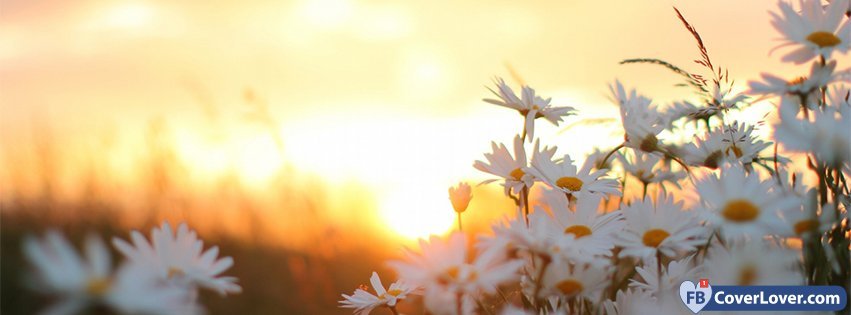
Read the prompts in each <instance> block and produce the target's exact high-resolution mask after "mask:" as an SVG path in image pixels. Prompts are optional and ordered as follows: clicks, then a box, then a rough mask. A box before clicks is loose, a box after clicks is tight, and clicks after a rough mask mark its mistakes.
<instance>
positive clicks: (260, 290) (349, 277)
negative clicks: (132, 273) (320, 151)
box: [0, 203, 389, 315]
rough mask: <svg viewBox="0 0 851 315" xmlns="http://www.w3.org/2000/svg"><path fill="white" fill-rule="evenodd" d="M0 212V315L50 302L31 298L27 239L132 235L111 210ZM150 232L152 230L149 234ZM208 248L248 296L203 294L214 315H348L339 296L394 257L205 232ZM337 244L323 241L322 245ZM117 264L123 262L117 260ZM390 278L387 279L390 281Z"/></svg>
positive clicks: (7, 207) (77, 240) (28, 207)
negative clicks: (224, 259)
mask: <svg viewBox="0 0 851 315" xmlns="http://www.w3.org/2000/svg"><path fill="white" fill-rule="evenodd" d="M3 208H4V209H3V211H2V212H0V220H2V221H0V222H1V223H0V229H2V248H0V256H2V260H0V280H1V281H2V282H0V290H2V292H0V299H2V300H0V303H2V304H0V313H3V314H9V315H11V314H35V313H37V311H38V310H39V309H41V308H43V307H44V306H45V305H47V303H49V300H48V299H45V298H43V297H40V296H38V295H35V294H33V293H32V291H31V290H29V289H28V288H27V287H26V286H28V285H34V283H33V281H32V280H33V279H32V278H31V276H32V274H31V273H30V271H31V269H30V268H29V266H28V264H27V263H26V261H25V260H24V258H23V256H22V255H21V248H20V245H21V241H22V240H23V238H24V237H25V236H26V235H38V234H41V233H43V232H44V231H45V230H47V229H48V228H52V229H56V230H59V231H62V232H63V233H64V234H66V235H67V236H69V238H70V239H72V241H73V242H74V244H75V245H76V246H79V245H80V244H81V240H82V238H83V237H84V236H85V235H86V234H87V233H97V234H99V235H100V236H101V237H104V238H106V237H107V236H110V237H111V236H118V237H124V238H126V237H127V235H128V231H127V230H126V229H124V228H121V227H120V226H121V223H120V220H118V218H117V217H116V216H114V215H110V214H109V213H111V212H110V211H109V210H107V209H79V208H78V209H62V210H63V211H68V212H71V211H73V212H75V213H77V214H80V216H79V217H77V218H76V219H73V220H67V219H56V218H55V216H51V212H52V211H56V210H57V208H48V207H47V206H46V205H44V204H38V203H32V204H8V203H5V204H4V205H3ZM149 229H150V226H146V227H145V228H144V229H143V231H147V230H149ZM200 236H201V237H202V238H203V239H204V240H205V244H207V245H206V246H211V245H212V244H215V245H218V246H219V247H220V249H221V253H222V255H228V256H232V257H233V258H234V260H235V261H236V264H235V265H234V267H233V268H231V269H230V270H228V271H227V272H226V274H227V275H230V276H235V277H238V278H239V283H240V285H242V287H243V292H242V293H241V294H238V295H233V296H228V297H224V298H222V297H219V296H218V295H217V294H215V293H204V294H203V296H202V299H203V303H204V304H205V305H206V306H207V308H208V310H209V312H210V314H345V313H348V311H346V310H340V309H338V308H337V307H336V305H337V300H339V294H340V293H342V292H346V293H350V291H352V290H353V289H354V288H355V287H357V285H358V284H361V283H367V279H368V277H369V274H370V273H371V272H372V271H373V270H374V269H375V268H379V270H378V271H379V272H382V271H384V272H385V274H386V270H385V269H383V268H382V267H383V263H382V262H383V259H384V258H386V257H387V255H388V253H386V252H382V251H381V250H380V249H376V248H365V247H350V248H345V249H343V250H336V251H334V252H332V253H328V252H325V253H321V254H320V253H313V252H306V251H297V250H292V249H287V248H284V247H281V246H275V245H272V244H270V243H267V242H262V243H254V242H251V241H249V240H246V239H244V238H237V237H233V236H232V235H229V234H219V235H215V234H212V233H201V235H200ZM327 241H333V240H325V239H322V238H317V239H316V240H315V242H316V244H320V243H322V242H327ZM113 254H114V255H113V257H114V258H115V259H120V257H119V255H118V254H117V253H115V252H114V253H113ZM388 275H389V274H388Z"/></svg>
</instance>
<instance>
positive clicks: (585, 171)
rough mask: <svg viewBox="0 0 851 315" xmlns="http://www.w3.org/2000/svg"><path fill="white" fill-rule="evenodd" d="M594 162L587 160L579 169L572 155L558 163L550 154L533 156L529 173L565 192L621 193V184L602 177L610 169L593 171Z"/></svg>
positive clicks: (571, 193)
mask: <svg viewBox="0 0 851 315" xmlns="http://www.w3.org/2000/svg"><path fill="white" fill-rule="evenodd" d="M593 164H594V163H593V162H589V161H586V163H585V164H584V165H583V166H582V169H577V168H576V165H575V164H574V161H573V160H572V159H570V155H565V156H564V158H563V159H562V160H561V161H559V162H558V163H557V162H555V161H553V160H552V156H551V155H549V154H537V153H536V154H535V155H534V156H532V167H531V168H529V173H530V174H532V175H533V176H535V178H537V179H540V180H542V181H544V182H545V183H547V185H549V186H550V187H553V188H555V189H558V190H560V191H562V192H563V193H565V194H569V195H576V194H580V193H592V194H611V195H620V194H621V192H620V184H619V183H618V182H617V181H616V180H613V179H608V178H600V177H602V176H603V175H605V174H606V172H607V171H608V170H605V169H602V170H596V171H592V170H591V169H592V167H593V166H594V165H593Z"/></svg>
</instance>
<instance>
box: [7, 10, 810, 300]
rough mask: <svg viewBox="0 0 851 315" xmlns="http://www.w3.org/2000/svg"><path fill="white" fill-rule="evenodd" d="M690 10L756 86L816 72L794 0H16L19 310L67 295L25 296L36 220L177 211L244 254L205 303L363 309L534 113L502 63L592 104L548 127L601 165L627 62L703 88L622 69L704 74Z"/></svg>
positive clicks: (125, 229) (12, 290)
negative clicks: (510, 89)
mask: <svg viewBox="0 0 851 315" xmlns="http://www.w3.org/2000/svg"><path fill="white" fill-rule="evenodd" d="M672 6H676V7H678V8H679V9H680V10H681V11H682V12H683V14H684V15H685V16H686V18H688V19H689V20H690V22H691V23H692V24H693V25H695V26H696V27H697V29H698V31H700V33H701V35H702V36H703V39H704V41H705V42H706V43H707V46H708V48H709V52H710V54H711V56H712V58H713V61H714V62H715V63H717V64H721V65H723V66H724V67H726V68H729V69H730V75H731V77H732V78H735V79H737V86H739V87H740V88H742V89H743V87H744V86H745V84H746V82H747V80H750V79H756V78H758V75H759V71H766V70H770V71H771V72H773V73H780V74H788V76H790V77H791V76H793V75H796V74H798V72H803V71H805V70H804V69H803V68H797V69H796V68H793V67H792V66H790V65H782V64H780V63H779V61H778V60H777V59H778V58H777V56H773V57H771V58H769V55H768V51H769V50H770V49H771V48H772V47H773V46H774V45H775V41H774V39H775V38H776V37H778V36H777V35H776V34H777V33H776V32H775V31H774V30H773V29H771V26H770V24H769V14H768V11H769V10H772V9H773V7H774V6H775V3H774V2H772V1H747V2H741V1H736V0H723V1H609V2H606V3H602V2H599V1H590V0H581V1H580V0H561V1H502V0H489V1H413V0H412V1H365V0H310V1H308V0H302V1H242V2H232V1H177V2H175V1H145V0H115V1H91V0H83V1H32V0H3V1H2V2H0V207H2V209H1V210H0V231H2V233H0V236H1V237H2V261H0V266H2V268H1V269H0V271H1V273H0V290H2V294H0V297H2V300H0V303H2V304H0V307H1V308H0V312H2V313H3V314H31V313H33V312H34V311H35V310H37V309H39V308H40V307H41V305H43V304H44V301H43V300H41V299H39V298H38V297H36V296H33V295H30V294H29V293H28V291H26V290H24V288H25V286H26V284H27V280H28V279H27V277H28V276H27V271H28V270H29V269H28V268H27V267H26V264H25V263H24V262H23V261H22V258H21V256H20V248H19V244H20V241H21V238H22V237H24V236H25V235H32V234H38V233H42V232H43V231H44V230H46V229H47V228H51V227H52V228H55V229H59V230H62V231H63V232H65V233H66V234H68V235H70V236H71V237H72V239H75V240H79V239H80V238H81V237H82V236H83V235H84V234H85V233H89V232H95V233H98V234H100V235H101V236H102V237H104V238H111V237H113V236H118V237H127V235H128V234H129V230H130V229H142V230H143V231H145V233H147V231H149V229H150V228H151V227H152V226H154V225H157V224H159V223H160V222H161V221H162V220H170V221H172V222H180V221H186V222H188V223H190V225H191V226H192V227H193V228H195V229H197V230H198V231H199V233H200V234H201V236H202V238H204V239H205V240H206V243H207V244H218V245H220V246H221V248H222V253H223V255H229V256H233V257H234V259H235V260H236V265H235V267H233V268H232V269H231V270H230V271H228V272H227V273H228V274H229V275H232V276H236V277H238V278H239V279H240V284H241V285H242V286H243V288H244V292H243V293H242V294H240V295H236V296H231V297H228V298H225V299H221V298H219V297H217V296H209V297H208V296H205V297H204V298H205V299H206V301H207V302H206V305H208V307H209V310H210V312H211V313H212V314H234V313H244V314H347V313H350V311H349V310H341V309H338V308H337V303H336V301H337V300H339V298H340V296H339V294H340V293H347V294H348V293H351V292H352V291H353V290H354V289H355V288H356V287H357V286H358V285H359V284H364V283H367V281H368V277H369V275H370V273H371V272H372V271H373V270H378V271H379V272H382V273H387V272H389V271H387V269H386V266H385V264H384V261H385V260H386V259H389V258H394V257H398V256H399V254H400V251H399V250H400V248H402V246H410V245H413V244H415V240H416V239H417V238H418V237H424V236H427V235H429V234H444V233H447V232H448V231H450V229H451V228H452V227H453V226H454V218H455V217H454V213H453V212H452V208H451V206H450V204H449V201H448V199H447V195H446V189H447V188H448V187H449V186H450V185H453V184H455V183H457V182H458V181H468V182H471V183H477V182H479V181H481V180H483V179H487V178H488V177H487V176H485V175H483V174H481V173H478V172H477V171H476V170H475V169H473V168H472V163H473V161H474V160H476V159H481V158H482V154H483V153H484V152H487V151H488V150H490V141H497V142H507V143H510V141H511V139H512V138H513V136H514V134H516V133H517V132H518V131H519V130H520V128H521V127H522V119H521V117H520V116H519V115H517V114H516V113H513V112H511V111H509V110H506V109H504V108H499V107H496V106H493V105H488V104H485V103H483V102H482V101H481V99H482V98H483V97H490V96H491V95H490V92H488V91H487V89H486V88H485V86H490V85H491V80H492V78H493V77H494V76H502V77H505V78H506V79H507V81H509V82H512V84H513V85H515V86H517V85H519V83H521V82H523V83H526V84H529V85H531V86H533V87H534V88H536V89H537V90H538V92H539V93H541V94H543V95H544V96H551V97H553V104H554V105H566V106H573V107H575V108H577V109H578V110H579V111H580V115H579V116H578V117H573V118H571V119H569V120H568V122H567V124H565V125H563V126H562V127H561V128H556V127H554V126H551V125H549V124H548V123H545V122H539V123H538V126H539V129H538V131H537V132H536V134H537V135H538V136H539V137H542V138H544V139H545V143H547V144H550V145H558V146H559V148H560V152H561V153H570V154H571V155H574V156H577V157H580V158H579V159H580V160H582V158H581V157H582V156H584V155H585V154H587V153H589V152H590V151H591V150H592V148H593V147H595V146H597V147H601V148H603V149H605V148H610V147H612V146H614V145H616V144H618V143H619V142H620V141H621V140H622V130H621V129H620V127H619V122H618V121H617V117H618V116H617V108H616V107H615V106H613V105H611V104H610V102H609V101H608V100H607V94H608V92H607V84H608V83H610V82H612V81H613V80H614V79H616V78H617V79H621V80H623V81H624V82H626V84H627V86H633V87H637V88H639V89H640V91H642V92H644V93H645V94H648V95H651V96H654V97H655V98H656V100H657V101H658V103H660V104H665V103H667V102H669V101H670V100H674V99H681V98H687V97H689V96H690V95H689V94H688V92H689V90H687V89H685V88H672V86H673V85H674V84H676V83H679V78H678V77H676V76H674V75H672V74H670V73H669V72H667V71H665V70H663V69H661V68H657V67H653V66H646V65H618V62H619V61H621V60H623V59H627V58H636V57H656V58H662V59H665V60H667V61H670V62H672V63H674V64H676V65H679V66H681V67H684V68H686V69H690V70H693V71H698V70H699V67H698V66H697V65H695V64H694V63H692V60H694V59H696V57H697V56H698V55H697V49H696V48H695V46H694V43H693V38H692V37H691V35H690V34H689V33H688V32H687V31H685V30H684V29H683V27H682V25H681V23H680V21H678V20H677V18H676V16H675V14H674V11H673V9H672ZM749 111H750V112H749V113H745V114H747V115H750V117H758V118H762V117H763V116H764V114H765V113H767V112H768V110H767V109H766V108H761V107H759V106H755V107H752V108H751V109H749ZM767 119H770V118H767ZM588 121H595V122H598V123H596V124H587V123H583V122H588ZM600 122H602V123H600ZM760 132H766V131H765V130H760ZM474 195H475V197H474V199H473V201H472V204H471V208H470V209H469V210H468V211H467V213H465V226H469V230H470V231H484V230H486V229H487V227H488V226H489V225H490V224H491V223H493V222H494V220H496V219H498V218H500V217H502V216H504V215H506V214H510V213H511V212H512V207H513V203H512V201H511V200H510V199H508V198H505V197H503V196H502V195H501V188H500V187H499V186H498V185H491V186H479V187H477V188H476V189H475V191H474ZM77 244H79V243H77ZM116 258H117V256H116ZM384 278H385V282H387V281H390V280H391V279H392V278H393V277H392V274H389V273H387V275H385V276H384ZM379 312H380V310H379Z"/></svg>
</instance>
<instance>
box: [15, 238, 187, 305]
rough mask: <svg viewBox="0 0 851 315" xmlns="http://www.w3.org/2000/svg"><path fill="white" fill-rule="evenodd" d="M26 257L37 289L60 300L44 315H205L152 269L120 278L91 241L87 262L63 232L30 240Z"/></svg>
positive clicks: (132, 269)
mask: <svg viewBox="0 0 851 315" xmlns="http://www.w3.org/2000/svg"><path fill="white" fill-rule="evenodd" d="M23 248H24V256H25V257H26V259H27V260H29V262H30V263H31V264H32V265H33V266H34V267H35V270H36V272H37V274H36V278H37V280H38V281H39V282H38V285H39V286H38V287H37V289H39V290H41V291H43V292H44V293H46V294H50V295H54V296H57V297H58V298H59V302H58V303H56V304H54V305H52V306H51V307H49V308H48V309H47V310H45V311H43V313H42V314H53V315H63V314H68V315H70V314H78V313H80V312H85V311H86V310H87V309H91V308H97V307H106V308H108V309H110V310H113V311H116V312H119V313H122V314H142V313H144V314H199V313H201V309H200V308H199V307H197V306H196V305H195V304H193V303H190V298H189V296H190V295H189V293H188V292H187V291H186V290H185V289H182V288H178V287H174V286H163V285H160V283H159V282H158V281H157V279H156V277H155V276H154V275H153V273H152V272H151V271H150V269H147V268H144V267H143V266H139V265H123V266H121V267H119V268H118V269H117V270H116V271H115V273H113V270H112V259H111V258H110V254H109V250H108V249H107V248H106V246H105V245H104V243H103V241H101V239H100V238H97V237H94V236H89V237H88V238H87V239H86V242H85V250H84V257H81V256H80V255H79V254H78V253H77V252H76V251H75V250H74V248H73V247H72V246H71V245H70V244H69V243H68V241H67V240H66V239H65V238H64V237H63V236H62V235H60V234H59V233H57V232H53V231H51V232H48V233H47V235H46V236H45V237H44V239H43V240H37V239H34V238H27V239H26V240H25V241H24V245H23Z"/></svg>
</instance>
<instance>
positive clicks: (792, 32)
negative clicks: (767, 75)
mask: <svg viewBox="0 0 851 315" xmlns="http://www.w3.org/2000/svg"><path fill="white" fill-rule="evenodd" d="M800 4H801V13H800V14H799V13H798V12H796V11H795V9H793V8H792V5H790V4H788V3H786V2H780V4H779V5H780V11H781V14H777V13H774V12H772V13H771V17H772V21H771V24H772V25H773V26H774V28H775V29H777V31H779V32H780V33H781V34H782V35H783V38H782V41H783V43H782V44H780V45H779V46H777V47H776V48H780V47H786V46H794V47H796V49H794V50H792V51H791V52H789V53H787V54H786V55H784V56H783V58H782V60H783V61H786V62H794V63H796V64H801V63H804V62H807V61H810V60H812V59H813V58H815V57H822V58H824V59H830V56H831V54H833V52H834V51H838V52H841V53H843V54H844V53H847V52H848V49H849V48H851V24H849V23H848V21H847V20H845V19H844V17H843V15H844V14H845V13H846V12H847V9H848V0H834V1H832V2H831V3H830V4H829V5H828V6H827V7H826V8H823V7H822V5H821V1H820V0H801V1H800ZM776 48H775V49H776Z"/></svg>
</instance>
